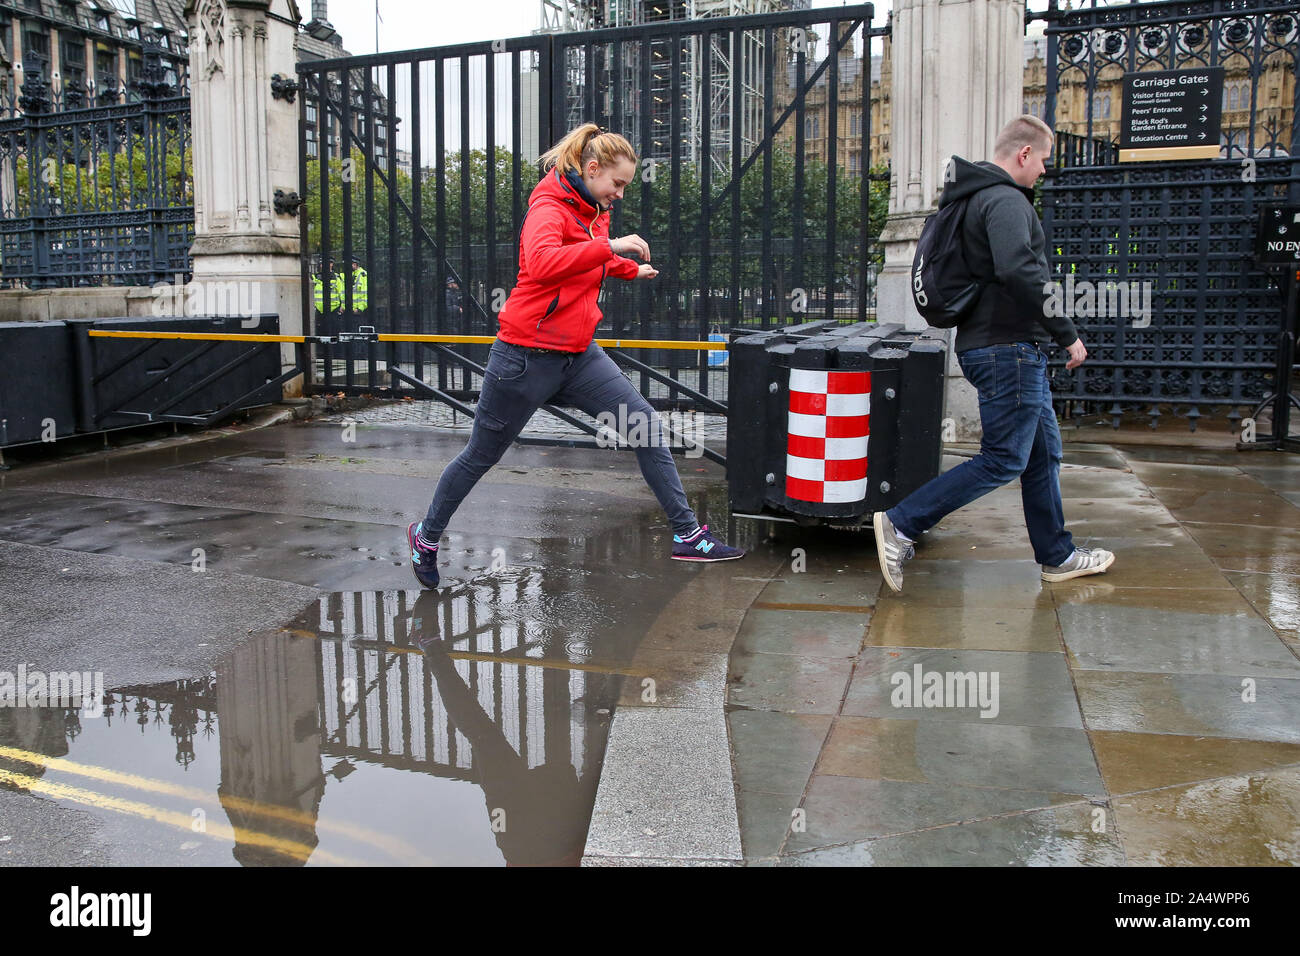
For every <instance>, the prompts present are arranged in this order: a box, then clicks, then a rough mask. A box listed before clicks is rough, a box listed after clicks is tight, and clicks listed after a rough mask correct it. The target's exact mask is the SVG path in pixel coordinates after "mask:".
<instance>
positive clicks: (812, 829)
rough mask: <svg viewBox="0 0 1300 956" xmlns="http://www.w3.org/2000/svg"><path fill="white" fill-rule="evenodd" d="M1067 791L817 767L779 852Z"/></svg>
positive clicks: (1051, 799) (1064, 798)
mask: <svg viewBox="0 0 1300 956" xmlns="http://www.w3.org/2000/svg"><path fill="white" fill-rule="evenodd" d="M1078 799H1079V798H1078V797H1077V796H1074V795H1070V794H1059V793H1043V792H1034V791H1029V790H1001V789H995V788H991V787H963V786H953V785H951V784H941V785H940V784H928V783H907V782H902V781H897V780H868V779H863V778H860V777H839V776H835V775H833V774H826V773H819V774H817V775H816V776H814V777H813V779H812V782H811V784H810V785H809V788H808V795H807V798H806V799H805V800H804V801H803V810H804V816H803V819H802V820H800V822H799V827H800V829H797V830H796V829H793V828H792V832H791V833H790V835H789V837H788V839H787V840H786V843H785V846H784V848H783V852H785V853H800V852H803V851H805V850H811V849H815V848H817V847H826V846H833V845H836V844H844V843H854V842H858V841H861V840H868V839H873V838H877V837H883V836H890V835H893V834H899V833H910V832H912V831H916V830H926V829H929V828H930V827H935V826H940V825H943V824H949V823H966V822H971V821H974V820H982V819H986V818H989V817H995V816H1000V815H1002V814H1007V813H1013V812H1016V811H1023V810H1033V809H1039V808H1042V807H1050V806H1052V805H1053V804H1055V803H1064V802H1069V801H1077V800H1078Z"/></svg>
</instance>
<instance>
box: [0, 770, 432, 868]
mask: <svg viewBox="0 0 1300 956" xmlns="http://www.w3.org/2000/svg"><path fill="white" fill-rule="evenodd" d="M0 758H3V759H8V760H16V761H19V762H21V763H27V764H32V765H33V766H38V767H45V768H47V769H49V770H58V771H61V772H63V773H70V774H73V775H75V776H80V777H89V778H90V779H92V780H99V781H102V782H104V783H115V784H118V785H120V786H124V787H133V788H134V789H136V790H146V791H150V792H153V793H158V794H164V795H166V796H169V797H180V798H183V799H186V800H193V801H194V802H195V803H208V804H213V803H217V804H219V805H223V806H224V807H226V808H227V809H231V810H239V811H242V812H245V813H251V814H256V815H258V816H263V817H272V818H274V819H277V820H284V821H286V822H289V823H295V824H301V825H307V826H314V827H316V828H318V829H321V830H332V831H335V832H337V833H340V834H342V835H344V836H347V837H350V838H351V839H354V840H359V841H361V842H363V843H370V844H373V845H375V846H378V847H381V848H382V849H384V850H387V851H388V852H389V853H392V854H394V855H395V856H398V857H403V858H405V859H407V860H408V861H410V862H412V863H415V864H417V865H425V866H428V865H431V864H432V863H433V861H432V860H430V859H429V858H428V857H426V856H424V855H422V854H419V853H416V852H415V851H414V850H412V849H411V848H410V847H408V846H407V845H406V844H405V843H402V842H401V841H399V840H395V839H393V838H392V837H389V836H386V835H385V834H382V833H377V832H375V831H373V830H369V829H367V828H365V827H358V826H354V825H352V824H348V823H337V822H334V821H332V820H328V819H325V820H321V819H318V818H316V817H315V816H313V815H312V814H310V813H307V812H305V811H303V810H295V809H294V808H293V807H286V806H281V805H279V804H274V803H263V802H262V801H260V800H250V799H248V798H246V797H239V796H226V797H225V798H224V800H218V797H217V795H216V794H212V793H208V792H206V791H203V790H200V789H199V788H197V787H189V786H185V785H184V784H176V783H170V782H168V781H166V780H156V779H153V778H151V777H141V776H138V775H137V774H133V773H126V772H124V771H121V770H112V769H110V768H108V767H96V766H95V765H93V764H84V763H78V762H77V761H74V760H68V759H67V758H65V757H50V756H47V755H46V754H41V753H36V752H35V751H31V750H22V749H20V748H18V747H7V746H4V745H0Z"/></svg>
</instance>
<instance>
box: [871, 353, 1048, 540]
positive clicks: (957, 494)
mask: <svg viewBox="0 0 1300 956" xmlns="http://www.w3.org/2000/svg"><path fill="white" fill-rule="evenodd" d="M957 361H958V363H959V364H960V365H961V371H962V374H963V375H965V376H966V379H967V380H968V381H969V382H970V383H971V384H972V385H974V386H975V390H976V391H977V392H979V400H980V424H981V425H982V426H983V428H984V437H983V438H982V439H981V441H980V453H979V454H978V455H976V456H975V457H974V458H970V459H968V460H966V461H964V462H962V463H961V464H960V465H958V466H957V467H955V468H952V469H950V470H948V471H946V472H944V473H943V474H942V475H939V476H938V477H937V478H934V479H932V480H931V481H928V482H926V483H925V484H924V485H922V486H921V487H920V488H918V489H917V490H916V491H914V492H912V493H911V494H910V495H908V496H907V497H906V498H904V499H903V500H902V501H900V502H899V503H898V504H897V505H895V506H894V507H893V508H890V509H889V510H888V511H887V512H885V513H886V514H887V515H888V516H889V520H890V521H892V522H893V523H894V527H895V528H897V529H898V531H899V532H900V533H902V534H904V535H906V536H907V537H909V538H911V539H913V540H915V539H916V538H918V537H919V536H920V535H921V533H922V532H923V531H928V530H929V529H930V528H932V527H934V526H935V525H936V524H938V523H939V522H940V521H941V520H942V519H943V517H944V516H945V515H947V514H948V513H949V512H952V511H956V510H957V509H958V508H960V507H962V506H963V505H967V504H970V502H972V501H974V500H975V499H976V498H979V497H982V496H983V495H986V494H988V493H989V492H990V491H992V490H993V489H994V488H1000V487H1001V486H1002V485H1005V484H1007V483H1009V482H1012V481H1015V480H1016V479H1017V478H1019V479H1020V499H1021V502H1022V503H1023V505H1024V509H1025V527H1026V528H1027V529H1028V530H1029V541H1030V543H1031V544H1032V545H1033V547H1034V560H1035V561H1037V562H1038V563H1039V564H1046V565H1051V566H1056V565H1060V564H1063V563H1065V561H1066V560H1068V559H1069V557H1070V555H1071V554H1073V553H1074V539H1073V538H1072V537H1071V536H1070V532H1068V531H1066V530H1065V512H1064V510H1063V509H1062V507H1061V483H1060V478H1059V472H1060V467H1061V433H1060V431H1059V430H1058V429H1057V427H1056V412H1055V411H1054V410H1053V409H1052V393H1051V389H1050V388H1049V387H1048V384H1047V355H1046V354H1045V353H1044V352H1043V351H1042V350H1041V349H1039V348H1038V347H1037V346H1035V345H1033V344H1032V343H1025V342H1016V343H1014V344H1010V345H991V346H989V347H987V348H982V349H967V350H966V351H965V352H961V353H959V354H958V355H957Z"/></svg>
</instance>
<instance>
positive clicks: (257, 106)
mask: <svg viewBox="0 0 1300 956" xmlns="http://www.w3.org/2000/svg"><path fill="white" fill-rule="evenodd" d="M185 17H186V20H187V22H188V26H189V33H190V68H189V82H190V103H191V110H192V117H193V137H194V145H193V149H194V245H193V246H192V247H191V250H190V255H191V260H192V262H193V267H194V281H195V282H196V283H212V284H213V286H211V287H212V288H216V287H217V285H218V284H221V288H223V289H224V288H230V287H229V286H228V285H225V284H227V283H230V282H238V283H251V284H252V285H251V287H242V286H241V287H240V292H239V295H238V300H237V301H238V302H240V303H241V304H242V303H248V302H250V301H251V302H255V303H257V305H258V311H261V312H266V313H270V312H274V313H276V314H278V315H279V316H280V331H281V333H282V334H284V335H301V334H303V315H302V299H301V290H302V279H301V273H300V271H299V235H298V217H297V216H296V215H292V216H290V215H277V214H276V212H275V203H274V196H275V191H276V189H282V190H284V192H285V193H286V194H287V193H291V192H294V193H296V192H297V190H298V103H297V100H296V98H295V101H294V102H293V103H290V102H288V101H286V100H284V99H276V98H273V97H272V96H271V77H272V76H273V75H275V74H276V73H279V74H280V75H282V76H286V77H290V78H292V77H295V76H296V73H295V63H296V51H295V42H296V38H297V28H296V25H297V23H298V19H299V16H298V12H297V6H296V5H295V4H294V3H292V2H291V0H189V2H188V3H187V4H186V7H185ZM246 289H248V291H245V290H246ZM213 299H216V300H218V301H221V297H220V296H219V295H214V296H212V297H206V296H205V300H206V301H209V302H210V301H212V300H213ZM227 312H229V310H227ZM293 354H294V350H293V346H292V345H289V344H286V345H285V346H284V348H283V350H282V361H283V362H284V363H285V364H291V363H292V362H293ZM301 392H302V382H301V380H297V379H296V380H294V381H292V382H290V383H289V384H288V385H286V386H285V394H286V396H294V395H300V394H301Z"/></svg>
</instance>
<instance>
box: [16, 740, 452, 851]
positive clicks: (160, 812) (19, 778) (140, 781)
mask: <svg viewBox="0 0 1300 956" xmlns="http://www.w3.org/2000/svg"><path fill="white" fill-rule="evenodd" d="M0 760H12V761H16V762H18V763H23V764H28V765H29V766H32V767H39V768H43V769H44V770H47V771H48V770H55V771H60V772H62V773H67V774H71V775H73V776H78V777H85V778H87V779H90V780H95V781H98V782H100V783H105V784H112V785H117V786H122V787H129V788H131V789H135V790H143V791H146V792H148V793H155V794H159V795H160V796H168V797H178V798H181V799H185V800H189V801H191V802H193V803H194V804H195V805H196V806H197V807H199V808H200V809H203V810H204V813H205V814H207V815H208V816H209V817H210V816H211V815H212V813H213V812H218V811H220V810H221V807H220V806H217V807H214V806H213V805H212V804H213V803H214V800H213V795H212V794H211V793H208V792H206V791H203V790H200V789H198V788H197V787H189V786H185V785H182V784H175V783H169V782H168V781H165V780H155V779H153V778H151V777H142V776H139V775H137V774H133V773H125V772H123V771H120V770H112V769H109V768H107V767H96V766H93V765H91V764H83V763H78V762H76V761H73V760H67V759H65V758H63V757H51V756H48V755H47V754H42V753H36V752H34V751H31V750H23V749H21V748H18V747H8V746H4V745H0ZM0 784H3V785H8V786H13V787H18V788H21V789H23V790H27V791H30V792H31V793H37V794H41V795H42V796H47V797H50V798H52V799H55V800H64V801H67V802H70V803H79V804H81V805H83V806H89V807H96V808H98V809H102V810H111V811H114V812H116V813H122V814H126V815H128V816H134V817H137V818H140V819H144V820H150V821H153V822H154V823H160V824H163V825H164V826H169V827H174V828H176V829H179V830H184V831H186V832H189V833H199V834H202V835H204V836H207V837H209V838H210V839H214V840H220V841H225V842H227V843H236V842H238V843H241V844H244V845H252V846H257V847H262V848H265V849H268V850H273V851H274V852H276V853H279V854H281V855H283V856H285V857H287V858H289V859H293V860H298V861H300V862H306V861H307V859H308V858H310V859H311V860H312V862H314V863H325V864H330V865H333V866H365V865H369V864H370V862H371V861H366V860H359V859H353V858H350V857H345V856H340V855H338V854H334V853H330V852H328V851H325V850H321V849H319V848H317V847H313V846H309V845H307V844H305V843H302V842H301V841H298V840H291V839H288V838H285V837H278V836H274V835H272V834H269V833H263V832H261V831H259V830H250V829H246V828H244V827H239V828H235V827H232V826H230V825H229V824H226V823H222V822H221V821H219V820H209V819H205V820H204V825H203V826H202V827H201V828H200V829H198V830H195V829H194V826H193V823H194V818H193V817H192V816H191V815H190V814H187V813H182V812H180V811H176V810H167V809H164V808H162V807H157V806H154V805H153V804H150V803H144V802H141V801H139V800H129V799H126V798H123V797H115V796H110V795H108V794H104V793H99V792H98V791H95V790H87V789H84V788H82V787H74V786H71V785H69V784H63V783H57V782H55V781H52V780H46V779H44V778H42V777H37V776H32V775H30V774H26V773H18V772H16V771H13V770H7V769H3V768H0ZM203 804H206V806H201V805H203ZM224 807H225V809H226V810H236V811H241V812H244V813H248V814H250V815H252V816H258V817H263V818H265V819H268V820H278V821H281V822H285V823H291V824H294V825H297V826H303V827H309V828H315V829H320V830H327V831H333V832H335V833H338V834H340V835H342V836H345V837H348V838H349V839H353V840H357V841H359V842H363V843H367V844H370V845H372V846H375V847H378V848H380V849H382V850H385V851H386V852H387V853H388V854H390V855H391V856H392V857H393V858H395V859H397V860H399V861H401V862H403V863H406V864H411V865H417V866H419V865H424V866H428V865H431V864H433V863H434V862H435V861H433V860H431V859H429V858H428V857H426V856H424V855H423V854H421V853H417V852H416V851H415V850H414V849H412V848H411V847H410V846H408V845H407V844H405V843H404V842H402V841H401V840H398V839H395V838H394V837H391V836H389V835H387V834H383V833H378V832H376V831H374V830H370V829H368V828H365V827H359V826H355V825H353V824H348V823H341V822H337V821H333V820H329V819H318V818H317V817H316V816H315V815H313V814H310V813H306V812H305V811H302V810H295V809H294V808H292V807H285V806H281V805H279V804H273V803H263V802H261V801H260V800H250V799H248V798H246V797H238V796H227V797H225V798H224Z"/></svg>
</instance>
